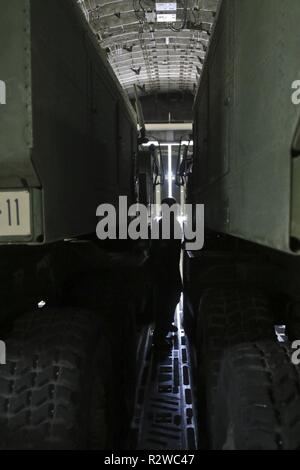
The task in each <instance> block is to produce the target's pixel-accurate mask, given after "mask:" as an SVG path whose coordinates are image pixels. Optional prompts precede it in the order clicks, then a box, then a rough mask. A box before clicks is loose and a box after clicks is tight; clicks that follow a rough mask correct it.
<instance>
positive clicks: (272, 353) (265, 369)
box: [213, 342, 300, 450]
mask: <svg viewBox="0 0 300 470" xmlns="http://www.w3.org/2000/svg"><path fill="white" fill-rule="evenodd" d="M291 354H292V353H291V351H290V350H289V348H288V347H287V346H285V345H279V344H278V343H277V344H276V343H274V342H262V343H260V342H258V343H250V344H245V345H241V346H236V347H235V348H232V349H230V350H228V351H227V352H226V354H225V356H224V359H223V362H222V366H221V372H220V382H219V386H218V391H217V397H216V403H217V407H216V408H217V409H216V420H215V424H214V432H213V434H214V446H213V447H214V449H218V450H221V449H223V450H299V449H300V368H299V366H298V367H296V366H294V365H293V364H292V361H291Z"/></svg>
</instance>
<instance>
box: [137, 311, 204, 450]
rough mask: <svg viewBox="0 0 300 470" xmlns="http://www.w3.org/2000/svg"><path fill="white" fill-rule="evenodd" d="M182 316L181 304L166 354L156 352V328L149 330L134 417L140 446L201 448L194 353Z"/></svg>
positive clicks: (153, 448)
mask: <svg viewBox="0 0 300 470" xmlns="http://www.w3.org/2000/svg"><path fill="white" fill-rule="evenodd" d="M181 317H182V310H181V307H180V306H179V307H178V308H177V311H176V315H175V320H176V321H175V324H176V326H177V327H178V333H177V334H174V335H173V340H174V342H173V348H172V350H170V352H169V353H167V354H166V355H165V356H161V355H157V354H155V352H154V351H153V348H152V347H151V344H152V329H151V328H149V331H148V337H147V341H146V345H145V351H144V361H143V366H142V370H141V375H140V380H139V389H138V395H137V403H136V415H135V418H134V427H135V429H136V435H137V449H139V450H195V449H196V448H197V431H196V419H197V418H196V413H195V409H194V406H193V405H194V400H193V386H192V373H191V363H190V354H189V347H188V341H187V338H186V336H185V333H184V331H183V329H182V327H181Z"/></svg>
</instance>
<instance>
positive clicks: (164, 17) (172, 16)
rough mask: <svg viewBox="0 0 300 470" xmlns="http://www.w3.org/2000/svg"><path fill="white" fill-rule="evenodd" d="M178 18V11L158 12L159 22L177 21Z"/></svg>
mask: <svg viewBox="0 0 300 470" xmlns="http://www.w3.org/2000/svg"><path fill="white" fill-rule="evenodd" d="M176 20H177V15H176V13H158V14H157V22H158V23H175V22H176Z"/></svg>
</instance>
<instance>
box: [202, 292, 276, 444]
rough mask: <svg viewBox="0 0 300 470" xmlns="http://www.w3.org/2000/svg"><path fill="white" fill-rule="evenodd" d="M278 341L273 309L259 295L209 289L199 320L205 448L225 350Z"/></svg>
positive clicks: (209, 442) (209, 440)
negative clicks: (256, 342) (238, 346)
mask: <svg viewBox="0 0 300 470" xmlns="http://www.w3.org/2000/svg"><path fill="white" fill-rule="evenodd" d="M263 339H270V340H272V339H273V340H275V330H274V320H273V314H272V308H271V305H270V304H269V302H268V300H267V299H266V298H265V297H264V296H263V295H262V294H260V293H258V292H251V291H243V290H239V289H229V290H215V289H211V290H208V291H207V292H206V293H205V294H204V295H203V297H202V299H201V302H200V307H199V312H198V321H197V357H198V360H197V362H198V373H197V375H198V395H199V400H198V402H199V423H200V424H199V426H200V439H201V434H203V435H202V440H203V442H204V443H205V444H204V445H205V446H206V447H207V446H210V445H211V434H212V425H213V421H214V412H215V394H216V388H217V384H218V378H219V372H220V365H221V361H222V358H223V355H224V353H225V351H226V350H227V349H228V348H230V347H232V346H235V345H238V344H243V343H247V342H249V341H256V340H263Z"/></svg>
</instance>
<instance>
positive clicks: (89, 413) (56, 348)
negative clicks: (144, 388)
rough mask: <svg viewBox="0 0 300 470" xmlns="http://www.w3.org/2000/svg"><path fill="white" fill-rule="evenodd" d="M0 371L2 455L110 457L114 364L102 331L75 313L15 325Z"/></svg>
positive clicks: (55, 312)
mask: <svg viewBox="0 0 300 470" xmlns="http://www.w3.org/2000/svg"><path fill="white" fill-rule="evenodd" d="M6 347H7V364H6V365H5V366H2V367H0V448H1V449H34V450H39V449H51V450H55V449H67V450H70V449H71V450H76V449H108V448H109V449H110V448H112V446H113V434H114V424H113V423H114V416H113V404H114V398H113V387H112V378H111V377H112V364H111V355H110V347H109V343H108V342H107V340H106V335H105V328H104V324H103V322H102V321H101V319H99V317H97V316H96V315H95V314H93V313H91V312H88V311H83V310H80V309H77V310H75V309H43V310H40V311H37V312H33V313H30V314H27V315H25V316H23V317H22V318H20V319H18V320H17V321H16V323H15V326H14V329H13V331H12V333H11V334H10V337H9V338H7V340H6Z"/></svg>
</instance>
